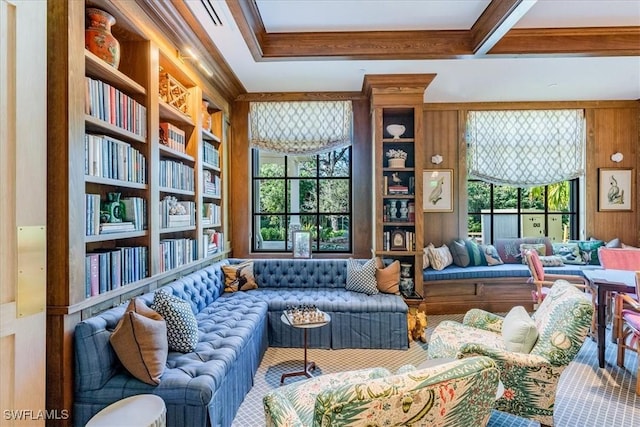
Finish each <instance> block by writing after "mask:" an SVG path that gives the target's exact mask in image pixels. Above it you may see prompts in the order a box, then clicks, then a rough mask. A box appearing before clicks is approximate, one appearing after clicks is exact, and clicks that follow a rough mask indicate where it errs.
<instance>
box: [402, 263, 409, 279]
mask: <svg viewBox="0 0 640 427" xmlns="http://www.w3.org/2000/svg"><path fill="white" fill-rule="evenodd" d="M411 267H412V265H411V264H409V263H406V262H403V263H400V277H402V278H405V279H407V278H409V277H411Z"/></svg>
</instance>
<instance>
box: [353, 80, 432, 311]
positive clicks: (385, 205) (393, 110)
mask: <svg viewBox="0 0 640 427" xmlns="http://www.w3.org/2000/svg"><path fill="white" fill-rule="evenodd" d="M432 79H433V76H430V75H407V76H402V75H399V76H386V75H375V76H365V92H366V93H367V94H368V95H369V96H370V97H371V105H372V117H373V145H374V178H373V180H374V183H373V184H374V188H375V192H374V205H375V221H374V232H373V248H374V253H375V254H376V255H377V256H380V257H382V258H383V259H384V260H385V261H386V262H387V263H389V262H391V261H394V260H398V261H400V265H401V275H400V276H401V277H400V289H401V292H402V294H403V296H404V297H405V300H406V301H407V303H409V304H417V303H418V302H419V301H420V300H422V296H423V295H424V292H423V282H422V265H423V257H422V255H423V246H424V245H423V240H424V224H423V223H424V215H423V207H422V198H423V195H422V185H423V183H422V169H423V163H424V159H423V156H424V154H423V153H424V147H423V146H422V141H423V129H422V120H423V119H422V115H423V112H422V104H423V100H422V97H423V93H424V89H425V88H426V86H427V85H428V83H429V82H430V81H431V80H432Z"/></svg>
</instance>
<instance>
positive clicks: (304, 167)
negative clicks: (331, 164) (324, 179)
mask: <svg viewBox="0 0 640 427" xmlns="http://www.w3.org/2000/svg"><path fill="white" fill-rule="evenodd" d="M287 169H288V171H287V175H288V176H289V177H291V178H298V177H302V178H307V177H315V176H316V173H317V169H316V156H289V157H287Z"/></svg>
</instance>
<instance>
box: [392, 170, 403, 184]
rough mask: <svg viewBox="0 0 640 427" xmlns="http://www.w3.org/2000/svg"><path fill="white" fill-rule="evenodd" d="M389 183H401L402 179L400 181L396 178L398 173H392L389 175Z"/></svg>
mask: <svg viewBox="0 0 640 427" xmlns="http://www.w3.org/2000/svg"><path fill="white" fill-rule="evenodd" d="M391 181H393V183H394V184H401V183H402V179H400V177H399V176H398V172H394V173H392V174H391Z"/></svg>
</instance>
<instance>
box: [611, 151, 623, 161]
mask: <svg viewBox="0 0 640 427" xmlns="http://www.w3.org/2000/svg"><path fill="white" fill-rule="evenodd" d="M622 159H624V156H623V155H622V153H621V152H619V151H618V152H616V153H613V154H612V155H611V160H613V161H614V162H616V163H620V162H621V161H622Z"/></svg>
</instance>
